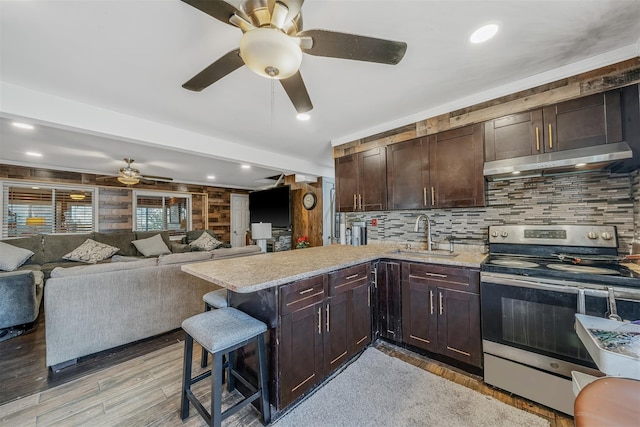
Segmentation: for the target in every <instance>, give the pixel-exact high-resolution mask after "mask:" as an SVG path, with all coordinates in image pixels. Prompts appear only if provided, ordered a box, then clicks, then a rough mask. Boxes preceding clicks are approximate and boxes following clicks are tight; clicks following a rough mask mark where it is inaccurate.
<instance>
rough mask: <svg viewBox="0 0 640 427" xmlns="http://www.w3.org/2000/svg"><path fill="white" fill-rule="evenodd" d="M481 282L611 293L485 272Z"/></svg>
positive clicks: (602, 293) (597, 293)
mask: <svg viewBox="0 0 640 427" xmlns="http://www.w3.org/2000/svg"><path fill="white" fill-rule="evenodd" d="M480 281H481V282H486V283H495V284H496V285H506V286H516V287H520V288H522V287H524V288H531V289H543V290H548V291H554V292H563V293H565V294H578V293H580V292H581V291H582V292H583V293H584V295H588V296H594V297H607V296H608V295H609V294H608V292H607V291H604V290H602V291H600V290H597V289H584V288H578V287H576V286H569V285H552V284H549V283H540V282H537V281H533V280H523V279H516V278H515V277H500V276H497V275H493V274H484V275H483V276H482V277H481V279H480Z"/></svg>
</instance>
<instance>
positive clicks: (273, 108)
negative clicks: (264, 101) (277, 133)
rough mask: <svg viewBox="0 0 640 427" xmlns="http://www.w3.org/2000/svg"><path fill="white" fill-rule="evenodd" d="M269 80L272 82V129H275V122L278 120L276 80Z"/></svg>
mask: <svg viewBox="0 0 640 427" xmlns="http://www.w3.org/2000/svg"><path fill="white" fill-rule="evenodd" d="M269 80H271V127H273V122H275V118H276V108H275V107H276V100H275V94H276V79H274V78H271V79H269Z"/></svg>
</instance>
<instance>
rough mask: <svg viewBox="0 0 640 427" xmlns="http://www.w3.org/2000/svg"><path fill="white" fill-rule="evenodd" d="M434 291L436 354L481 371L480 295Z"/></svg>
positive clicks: (443, 289)
mask: <svg viewBox="0 0 640 427" xmlns="http://www.w3.org/2000/svg"><path fill="white" fill-rule="evenodd" d="M437 291H438V353H440V354H443V355H445V356H449V357H451V358H453V359H456V360H460V361H462V362H465V363H468V364H470V365H474V366H478V367H482V345H481V337H480V295H478V294H473V293H470V292H462V291H456V290H452V289H445V288H437Z"/></svg>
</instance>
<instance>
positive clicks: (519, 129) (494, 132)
mask: <svg viewBox="0 0 640 427" xmlns="http://www.w3.org/2000/svg"><path fill="white" fill-rule="evenodd" d="M543 132H544V128H543V126H542V110H533V111H527V112H524V113H517V114H510V115H508V116H505V117H500V118H499V119H495V120H490V121H488V122H486V123H485V124H484V150H485V160H486V161H488V162H489V161H494V160H504V159H512V158H514V157H523V156H530V155H532V154H539V153H542V150H543V144H544V142H543Z"/></svg>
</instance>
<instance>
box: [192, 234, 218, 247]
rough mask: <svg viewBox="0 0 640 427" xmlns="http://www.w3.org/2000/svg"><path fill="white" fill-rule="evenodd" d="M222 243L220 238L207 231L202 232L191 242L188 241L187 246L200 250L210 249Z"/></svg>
mask: <svg viewBox="0 0 640 427" xmlns="http://www.w3.org/2000/svg"><path fill="white" fill-rule="evenodd" d="M222 243H224V242H221V241H220V240H218V239H216V238H215V237H213V236H211V234H209V233H202V234H201V235H200V237H198V238H197V239H196V240H194V241H193V242H191V243H189V246H191V247H192V248H195V249H198V250H201V251H212V250H214V249H216V248H217V247H218V246H220V245H221V244H222Z"/></svg>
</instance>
